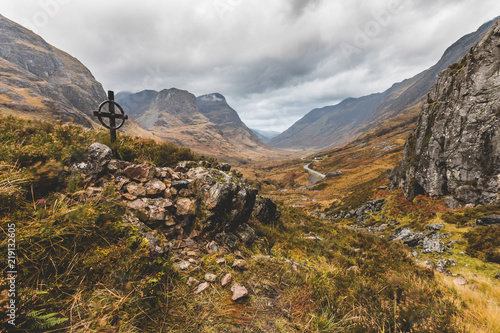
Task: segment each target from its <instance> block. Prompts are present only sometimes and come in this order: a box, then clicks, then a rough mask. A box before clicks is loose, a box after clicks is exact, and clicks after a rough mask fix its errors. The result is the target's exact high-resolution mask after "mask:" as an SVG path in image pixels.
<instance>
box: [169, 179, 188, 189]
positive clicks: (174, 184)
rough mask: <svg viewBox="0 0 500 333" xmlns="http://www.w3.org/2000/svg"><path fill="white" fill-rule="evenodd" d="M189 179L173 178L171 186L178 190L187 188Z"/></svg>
mask: <svg viewBox="0 0 500 333" xmlns="http://www.w3.org/2000/svg"><path fill="white" fill-rule="evenodd" d="M189 184H190V183H189V181H187V180H174V181H172V185H171V186H172V187H174V188H176V189H177V190H180V189H182V188H187V187H188V186H189Z"/></svg>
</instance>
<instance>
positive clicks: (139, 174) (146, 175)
mask: <svg viewBox="0 0 500 333" xmlns="http://www.w3.org/2000/svg"><path fill="white" fill-rule="evenodd" d="M123 174H124V175H125V176H127V177H128V178H130V179H133V180H136V181H138V182H141V183H145V182H147V181H149V180H151V179H153V177H154V176H155V174H156V167H155V166H153V165H151V164H148V163H143V164H132V165H129V166H128V167H126V168H125V170H123Z"/></svg>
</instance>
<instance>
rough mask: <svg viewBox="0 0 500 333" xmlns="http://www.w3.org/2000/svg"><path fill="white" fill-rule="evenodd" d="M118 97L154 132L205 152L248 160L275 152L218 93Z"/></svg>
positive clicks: (143, 93) (176, 92)
mask: <svg viewBox="0 0 500 333" xmlns="http://www.w3.org/2000/svg"><path fill="white" fill-rule="evenodd" d="M116 101H117V102H118V103H120V105H122V106H123V107H124V108H126V109H127V110H129V111H128V113H129V115H130V116H131V117H132V118H133V119H135V120H136V121H137V122H138V123H139V124H140V125H141V126H142V127H144V128H145V129H147V130H149V131H151V132H152V133H153V134H155V135H157V136H159V137H161V138H163V139H165V140H167V141H172V142H175V143H177V144H180V145H183V146H187V147H190V148H192V149H193V150H195V151H197V152H199V153H202V154H205V155H210V156H216V157H219V158H220V159H222V160H226V161H232V162H234V161H236V162H240V163H244V162H247V161H249V160H252V159H254V158H263V157H267V156H269V155H271V154H273V153H275V152H274V151H273V150H272V148H270V147H268V146H267V145H266V144H264V143H263V142H262V141H261V140H260V139H259V138H258V137H257V135H255V134H254V133H253V132H252V131H250V130H249V129H248V127H246V125H245V124H244V123H243V122H242V121H241V119H240V118H239V116H238V114H237V113H236V111H234V110H233V109H232V108H231V107H230V106H229V105H228V104H227V102H226V99H225V98H224V96H222V95H221V94H218V93H215V94H209V95H204V96H200V97H198V98H196V97H195V96H194V95H193V94H191V93H190V92H188V91H185V90H179V89H176V88H171V89H164V90H162V91H159V92H158V91H154V90H144V91H141V92H138V93H128V92H122V93H118V94H117V95H116Z"/></svg>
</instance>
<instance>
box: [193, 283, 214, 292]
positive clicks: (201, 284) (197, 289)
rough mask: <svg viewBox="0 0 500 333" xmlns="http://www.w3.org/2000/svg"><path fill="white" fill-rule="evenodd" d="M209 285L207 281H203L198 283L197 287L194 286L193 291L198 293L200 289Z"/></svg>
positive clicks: (204, 288)
mask: <svg viewBox="0 0 500 333" xmlns="http://www.w3.org/2000/svg"><path fill="white" fill-rule="evenodd" d="M209 286H210V284H209V283H208V282H203V283H200V284H199V285H198V287H196V290H195V291H194V293H195V294H199V293H201V292H202V291H204V290H206V289H207V288H208V287H209Z"/></svg>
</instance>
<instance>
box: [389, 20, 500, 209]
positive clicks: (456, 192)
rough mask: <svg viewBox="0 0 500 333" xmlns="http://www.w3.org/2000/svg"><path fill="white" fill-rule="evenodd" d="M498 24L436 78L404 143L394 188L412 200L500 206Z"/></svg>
mask: <svg viewBox="0 0 500 333" xmlns="http://www.w3.org/2000/svg"><path fill="white" fill-rule="evenodd" d="M499 45H500V21H497V22H496V23H495V24H494V25H493V26H492V27H491V28H490V29H489V30H488V32H487V33H486V34H485V35H484V37H483V38H482V39H481V40H480V41H479V43H477V44H476V45H475V46H474V47H473V48H472V49H471V50H470V51H469V52H468V53H467V54H466V55H465V56H464V57H463V58H462V59H461V60H460V62H458V63H455V64H453V65H452V66H450V67H448V68H447V69H446V70H444V71H443V72H441V73H440V75H439V79H438V81H437V83H436V84H435V85H434V86H433V87H432V89H431V91H430V93H429V95H428V97H427V101H426V102H425V104H424V107H423V110H422V113H421V114H420V116H419V118H418V122H417V125H416V127H415V129H414V131H413V133H412V135H411V136H410V137H409V139H408V140H407V141H406V144H405V148H404V153H403V160H402V162H401V164H400V165H399V166H398V167H397V168H396V169H395V170H394V172H393V177H392V178H393V182H394V183H395V184H397V185H398V186H401V187H402V188H403V190H404V193H405V195H406V196H407V197H408V198H409V199H413V198H414V197H415V196H416V195H418V194H425V193H427V194H430V195H433V196H436V195H452V196H453V197H454V198H455V199H458V200H459V201H460V202H464V203H481V204H498V203H500V195H499V190H500V179H499V176H498V174H499V171H500V132H499V131H498V128H499V127H500V90H499V87H500V75H499V71H500V48H499Z"/></svg>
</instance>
